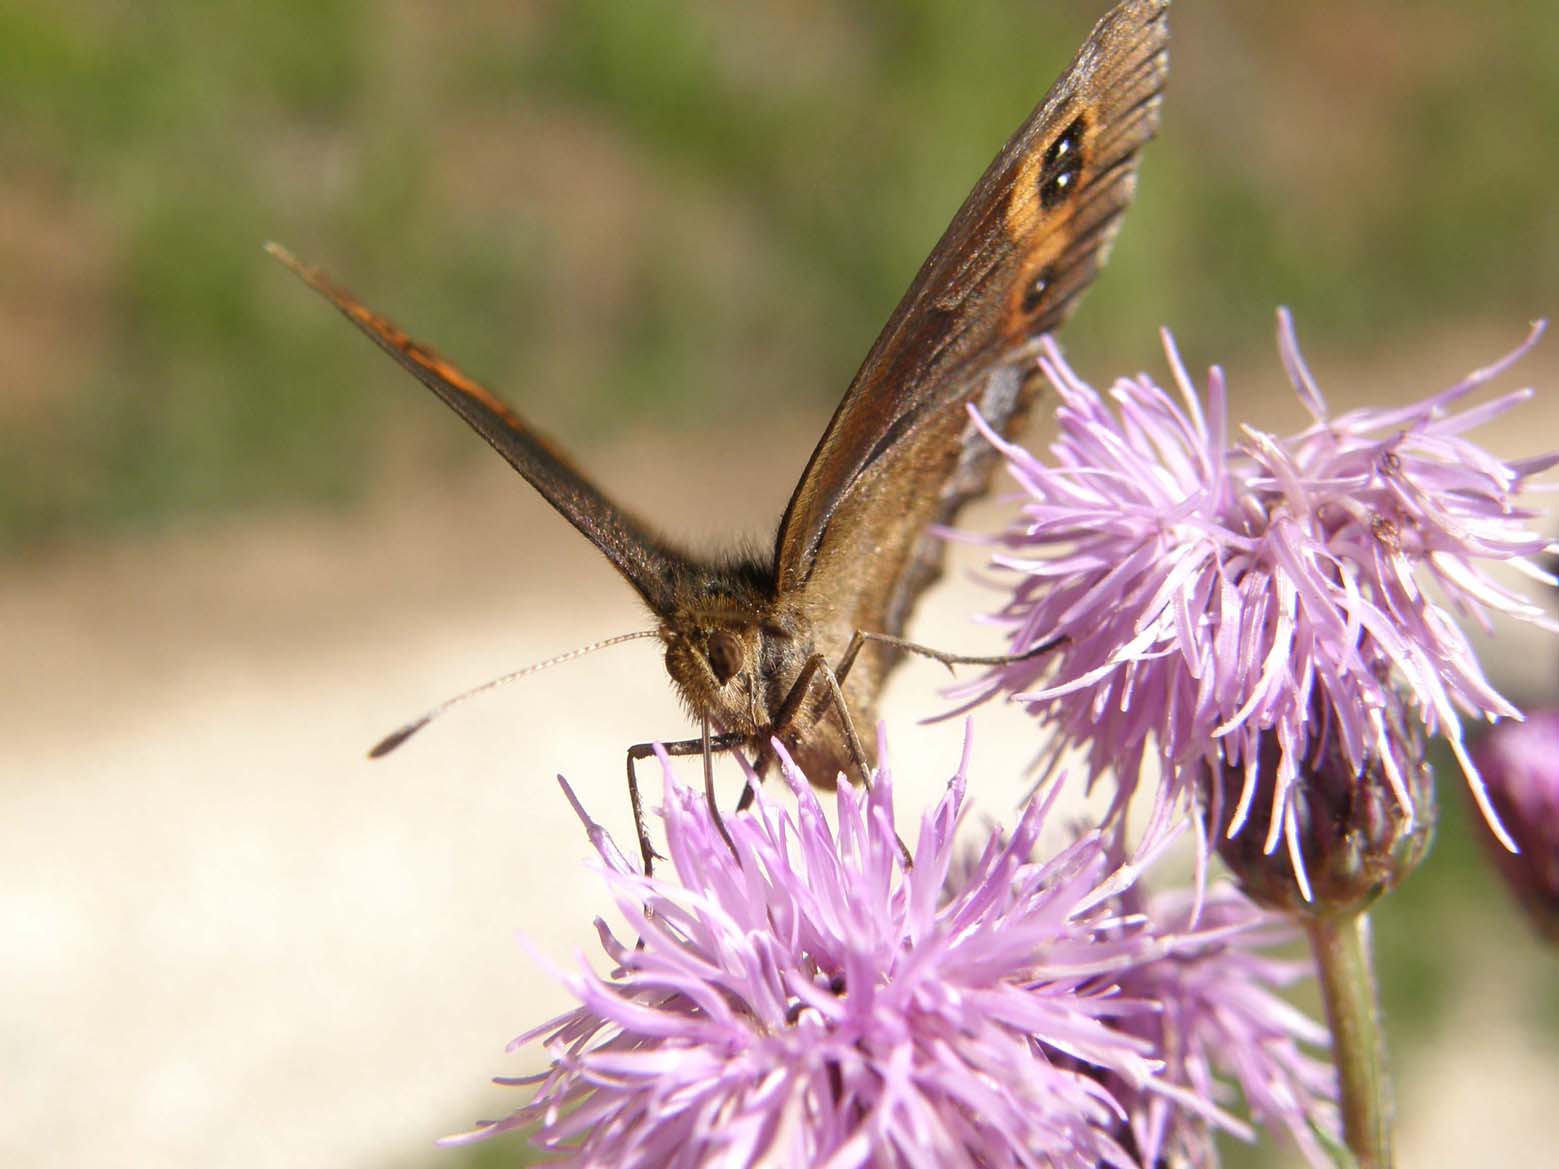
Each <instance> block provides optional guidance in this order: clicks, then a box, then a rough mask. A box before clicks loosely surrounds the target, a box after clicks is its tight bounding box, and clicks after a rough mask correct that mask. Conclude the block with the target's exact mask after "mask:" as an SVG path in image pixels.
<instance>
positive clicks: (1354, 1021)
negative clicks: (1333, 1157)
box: [1306, 913, 1392, 1169]
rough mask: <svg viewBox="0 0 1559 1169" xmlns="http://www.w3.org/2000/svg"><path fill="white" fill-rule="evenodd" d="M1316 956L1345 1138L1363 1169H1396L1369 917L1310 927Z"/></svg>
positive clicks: (1330, 920)
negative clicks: (1329, 1029) (1393, 1160)
mask: <svg viewBox="0 0 1559 1169" xmlns="http://www.w3.org/2000/svg"><path fill="white" fill-rule="evenodd" d="M1306 931H1307V932H1308V933H1309V935H1310V950H1311V952H1312V953H1313V954H1314V955H1315V964H1316V970H1317V973H1318V974H1319V976H1320V980H1321V993H1322V995H1323V996H1324V997H1325V999H1326V1019H1327V1022H1328V1023H1329V1024H1330V1025H1331V1029H1332V1059H1333V1061H1334V1062H1335V1063H1336V1065H1337V1091H1338V1097H1339V1099H1340V1100H1341V1103H1342V1126H1343V1140H1344V1141H1346V1142H1347V1145H1348V1148H1349V1149H1350V1150H1351V1151H1352V1152H1353V1155H1354V1157H1355V1159H1356V1160H1357V1162H1358V1166H1359V1169H1391V1164H1392V1161H1391V1085H1390V1083H1389V1081H1388V1080H1387V1077H1386V1044H1385V1035H1384V1033H1383V1031H1382V1029H1381V1020H1380V1000H1379V996H1378V995H1377V993H1376V989H1375V968H1374V962H1373V960H1372V958H1371V955H1370V928H1369V918H1368V917H1367V916H1366V915H1365V914H1363V913H1360V914H1358V915H1356V916H1346V917H1334V918H1322V919H1317V920H1314V921H1311V922H1309V923H1308V924H1307V926H1306Z"/></svg>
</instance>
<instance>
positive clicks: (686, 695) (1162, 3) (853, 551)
mask: <svg viewBox="0 0 1559 1169" xmlns="http://www.w3.org/2000/svg"><path fill="white" fill-rule="evenodd" d="M1168 7H1169V0H1126V2H1124V3H1121V4H1118V5H1116V7H1115V8H1114V9H1112V10H1111V11H1110V12H1109V13H1108V14H1107V15H1106V16H1105V17H1104V18H1103V19H1102V20H1101V21H1100V22H1099V23H1098V25H1097V26H1095V28H1094V30H1093V32H1092V33H1091V34H1090V35H1089V37H1088V39H1087V41H1085V42H1084V44H1083V46H1082V48H1081V49H1079V50H1078V53H1077V56H1076V58H1075V59H1074V60H1073V61H1072V64H1071V65H1070V66H1069V67H1068V68H1067V70H1066V72H1064V73H1063V74H1062V75H1061V77H1060V79H1059V80H1058V81H1057V82H1056V83H1055V85H1054V86H1053V87H1052V88H1051V90H1050V92H1049V93H1048V94H1047V95H1046V96H1045V99H1044V100H1043V101H1042V102H1040V104H1039V106H1038V107H1037V108H1036V109H1035V110H1034V112H1033V113H1032V114H1030V115H1029V118H1028V120H1027V121H1025V122H1024V123H1023V124H1022V125H1021V126H1019V127H1018V130H1017V132H1016V133H1014V134H1013V136H1012V138H1011V139H1010V140H1009V141H1008V142H1007V144H1006V146H1004V147H1003V148H1002V151H1001V153H1000V154H998V155H997V156H996V159H995V161H993V162H992V163H991V165H990V167H989V168H988V169H987V170H986V172H985V174H984V175H983V176H981V178H980V181H979V182H978V183H977V184H975V188H974V190H973V192H971V194H970V195H969V197H968V199H966V200H965V202H964V205H963V206H962V207H961V208H960V209H959V211H958V214H957V215H955V216H954V217H953V222H952V224H951V225H950V226H949V227H948V229H947V231H946V232H945V233H944V234H943V236H942V239H941V241H940V242H939V243H938V244H937V246H936V249H935V250H934V251H933V252H932V253H931V255H930V257H929V258H928V259H927V260H926V262H925V263H924V264H923V265H922V266H921V269H920V272H919V274H918V275H917V276H916V277H915V280H914V282H913V283H912V284H911V285H910V287H909V291H908V292H906V293H905V294H904V298H903V299H902V300H901V301H900V302H899V305H898V307H897V308H896V309H895V310H894V311H893V315H892V316H891V317H890V318H889V319H888V323H887V326H886V327H885V328H884V329H883V331H882V334H881V335H880V336H879V337H878V338H877V341H876V344H874V345H873V346H872V348H871V352H870V353H868V354H867V355H866V361H865V362H864V364H862V366H861V369H860V371H859V372H858V373H857V374H856V375H855V380H854V381H853V382H851V383H850V388H849V389H848V390H847V391H846V392H845V396H844V400H843V401H841V402H840V403H839V407H838V409H837V410H835V411H834V416H833V419H832V420H831V421H830V422H829V424H828V428H827V429H826V430H825V431H824V432H823V437H822V439H821V440H820V441H819V442H818V444H817V449H816V450H814V451H813V452H812V457H811V459H810V460H809V461H808V463H807V467H806V470H805V471H804V472H803V473H802V476H801V481H800V482H799V483H798V484H797V485H796V489H795V492H794V493H793V494H792V495H791V498H790V503H789V505H788V506H787V507H786V508H785V514H784V516H783V517H782V518H781V520H780V523H779V531H778V533H777V535H776V537H775V541H774V549H773V552H772V553H770V554H768V555H762V556H755V555H751V554H747V555H732V556H729V557H725V558H721V559H706V558H702V557H697V556H693V555H690V554H689V553H687V552H686V551H684V550H682V549H680V548H678V547H677V546H675V545H674V544H672V543H670V542H669V541H667V540H665V539H663V538H662V537H661V536H659V535H657V534H656V533H655V532H654V531H653V530H652V529H651V528H650V527H649V526H648V525H646V524H645V523H644V522H643V521H641V520H640V519H639V518H638V517H637V516H635V515H633V514H632V513H631V512H629V511H628V510H627V509H625V508H623V507H622V506H620V505H619V504H617V503H616V502H615V501H613V500H611V499H608V498H607V497H606V496H605V495H604V494H603V493H602V492H601V490H600V489H599V488H598V487H596V486H595V484H594V483H592V482H591V481H590V480H589V479H588V478H587V477H586V476H585V475H584V474H583V473H582V472H581V471H580V470H578V469H577V468H576V467H575V466H574V464H573V463H572V462H571V461H570V460H569V459H568V458H567V457H566V456H565V455H564V454H563V452H562V451H561V450H560V449H559V448H558V446H557V445H556V444H555V443H553V442H552V441H551V440H550V439H548V438H546V437H545V436H543V435H541V434H540V433H538V432H537V431H536V430H535V429H533V428H532V427H531V426H530V425H529V424H528V423H526V422H525V421H523V420H522V419H521V418H520V417H519V416H518V415H516V414H515V413H514V412H513V411H512V410H511V409H509V407H508V406H506V405H504V403H503V402H501V401H500V400H499V399H498V398H497V397H495V396H494V395H493V394H492V393H491V392H489V391H488V390H487V389H486V388H484V387H483V386H481V385H479V384H478V383H477V382H475V381H472V380H471V379H470V378H468V377H467V376H466V375H465V374H463V373H461V372H460V371H459V370H458V369H456V368H455V367H454V366H452V365H450V364H449V363H448V362H447V361H445V360H444V359H443V358H441V357H439V356H438V355H437V354H436V353H434V352H433V351H432V350H431V349H429V348H427V347H426V346H424V345H422V344H420V343H418V342H417V341H414V340H412V339H411V338H410V337H408V336H407V335H406V334H405V333H404V332H402V331H401V330H400V329H399V328H397V327H396V326H395V325H393V324H391V323H390V322H389V321H387V320H386V319H384V318H383V317H381V316H379V315H378V314H376V313H374V312H372V311H371V310H369V309H367V308H365V307H364V306H363V305H361V304H359V303H358V302H357V301H356V300H355V299H354V298H353V297H352V296H351V295H349V294H348V293H347V292H346V291H344V290H343V289H341V288H340V287H338V286H336V285H335V284H333V283H331V282H330V281H329V280H328V279H327V278H326V277H324V276H323V275H321V274H320V273H319V272H318V271H317V270H315V269H313V268H308V267H305V266H303V265H301V264H300V263H298V262H297V261H296V260H294V259H293V258H292V257H291V256H290V255H288V254H287V253H286V252H285V251H283V250H282V249H280V248H278V247H276V246H275V245H271V251H272V252H273V253H274V254H275V255H276V256H277V257H278V258H279V259H280V260H281V261H282V262H283V263H284V264H286V265H287V266H288V267H289V268H291V269H292V270H293V271H294V272H296V273H297V274H298V275H299V276H300V277H302V278H303V280H305V281H306V282H307V283H308V284H309V285H310V286H312V287H313V288H314V289H316V290H317V291H318V292H320V293H321V294H322V295H324V296H325V297H326V298H327V299H328V300H330V301H331V302H332V303H333V304H334V305H335V306H336V307H337V308H338V309H340V310H341V311H342V312H343V313H345V314H346V316H347V318H348V319H349V320H351V321H352V322H353V323H354V324H355V325H357V326H358V328H360V329H362V330H363V332H365V333H367V334H368V336H369V337H371V338H372V339H373V340H374V341H376V342H377V343H378V344H379V345H380V346H381V347H382V348H383V349H384V350H385V351H386V352H387V353H389V354H390V356H391V357H393V358H394V359H395V360H396V361H397V362H398V363H399V364H400V365H401V366H403V367H404V368H405V369H406V370H407V371H408V372H410V373H411V374H412V375H413V376H414V377H416V378H417V379H418V380H419V381H421V382H422V383H423V385H425V386H427V387H428V388H429V389H430V390H432V391H433V392H434V393H435V394H437V395H438V396H439V397H440V398H442V399H443V400H444V401H445V402H446V403H447V404H448V405H449V406H450V407H451V408H453V409H454V410H455V412H456V413H458V414H459V415H460V416H461V417H462V418H464V419H465V420H466V422H468V423H469V424H470V425H471V427H472V428H473V429H474V430H475V431H476V432H477V433H478V434H480V435H481V436H482V437H483V438H485V439H486V440H487V441H488V443H490V444H491V445H492V446H493V448H494V449H496V450H497V451H498V453H499V454H501V455H502V456H503V457H504V458H505V459H507V460H508V461H509V463H510V464H511V465H512V466H513V467H514V469H515V470H517V471H519V473H520V474H521V475H523V476H524V477H525V478H526V479H527V480H528V481H529V482H530V483H531V485H532V486H533V487H535V488H536V490H538V491H540V492H541V494H542V495H543V496H545V497H546V499H547V501H548V502H549V503H550V504H552V506H553V507H555V508H556V509H557V510H558V511H559V512H561V513H562V515H563V517H564V518H565V519H567V520H568V521H569V522H570V523H572V524H573V525H574V526H575V527H576V528H578V529H579V530H580V531H581V532H583V533H584V535H585V537H586V538H587V539H589V540H590V542H591V543H592V544H594V545H595V546H596V547H597V548H598V549H600V550H601V552H602V554H604V555H605V556H606V558H607V559H608V560H610V561H611V562H612V564H613V565H614V566H615V567H616V569H617V571H618V572H620V573H621V574H622V575H623V577H624V578H626V580H627V581H628V583H629V584H631V585H632V586H633V587H634V588H635V589H636V590H637V591H638V593H639V596H640V597H641V598H643V600H644V602H645V604H647V605H648V606H649V608H650V610H651V611H652V612H653V613H654V615H655V617H656V619H657V622H658V635H659V637H660V639H661V641H662V642H664V644H665V653H666V669H667V672H668V673H670V675H671V679H672V681H673V682H674V683H675V684H676V687H677V689H678V691H679V692H680V693H681V696H682V698H683V700H684V701H685V702H686V704H687V706H688V708H689V710H690V711H691V712H692V714H693V716H694V718H695V719H697V720H698V722H699V723H700V725H701V727H702V735H701V736H700V737H699V738H697V739H690V740H687V741H685V742H681V743H671V744H667V745H666V746H667V750H668V751H670V752H671V753H672V754H694V753H697V752H700V751H701V752H703V753H704V756H705V769H706V779H707V776H708V759H709V754H710V752H711V751H716V750H736V749H746V750H748V751H750V752H752V754H753V756H754V760H755V766H756V768H757V770H758V771H759V773H760V774H761V772H762V770H763V768H764V766H765V765H766V764H767V763H768V762H769V760H770V759H771V758H772V754H773V748H772V746H771V742H772V740H773V739H774V738H776V737H777V738H778V739H779V740H780V741H781V742H783V743H784V744H785V746H786V749H787V750H788V751H790V752H791V754H792V755H793V756H794V758H795V759H796V761H797V763H799V764H800V766H801V767H802V769H803V770H804V771H805V773H806V774H807V775H809V776H810V777H811V778H812V779H813V780H814V781H815V782H820V783H822V784H824V785H831V784H832V783H833V782H836V778H837V776H838V774H839V772H840V771H841V770H842V769H846V768H850V769H853V772H854V774H855V775H856V776H858V777H861V778H864V777H865V775H866V771H867V767H868V766H869V761H870V755H869V753H868V751H867V749H866V748H865V747H864V746H863V745H862V743H861V742H860V740H859V738H858V736H857V734H856V731H855V726H856V725H857V724H861V723H865V724H866V725H870V724H871V722H872V721H873V708H874V706H875V704H876V699H877V695H878V692H879V690H880V689H881V687H882V684H883V680H884V678H885V677H886V675H887V674H888V672H889V670H891V669H892V668H893V666H894V665H895V663H896V662H897V660H898V659H899V658H900V657H901V656H902V654H903V652H904V651H905V650H906V649H909V650H916V651H919V652H927V653H930V655H931V656H933V657H938V658H940V659H941V660H944V661H948V662H954V661H977V660H989V659H967V658H954V657H952V656H951V655H946V654H937V653H934V652H933V651H925V650H923V649H922V647H917V646H914V645H913V644H912V643H909V642H906V641H904V640H902V637H901V634H902V632H903V630H904V625H905V622H906V620H907V619H908V617H909V614H910V611H911V609H912V608H913V606H914V604H915V602H916V600H917V598H918V597H919V596H920V594H921V593H922V592H923V591H924V590H925V589H926V587H927V586H928V585H930V584H931V583H932V582H933V581H934V580H935V579H936V578H937V577H938V576H939V575H940V573H941V564H942V551H941V543H940V541H939V540H938V539H937V538H936V537H935V536H933V535H932V534H930V533H929V532H928V529H929V528H930V527H931V526H932V525H935V524H947V523H950V522H951V521H952V520H953V518H954V517H955V516H956V515H957V513H958V511H959V509H960V508H961V507H962V506H963V505H964V504H965V503H967V502H968V501H969V500H970V499H972V498H974V497H975V496H977V495H979V494H981V493H982V492H983V491H984V490H985V489H986V486H987V484H988V481H989V479H990V475H991V472H992V470H993V467H994V455H993V452H992V451H991V449H990V447H989V445H988V444H987V443H985V442H984V441H983V440H982V439H981V437H980V436H979V434H978V432H977V431H975V430H974V428H973V427H972V426H971V424H970V421H969V418H968V414H967V409H966V407H967V405H968V404H969V403H974V404H975V405H977V406H978V408H979V410H980V412H981V413H982V414H983V415H984V416H985V418H986V419H988V420H989V421H990V422H991V424H992V425H994V426H996V427H997V428H999V429H1000V430H1002V431H1003V432H1006V433H1011V432H1012V431H1014V430H1015V429H1016V428H1017V427H1018V425H1019V424H1020V423H1021V421H1022V420H1023V418H1024V416H1025V414H1026V412H1027V409H1028V406H1029V403H1030V400H1031V398H1032V397H1033V393H1034V390H1035V383H1036V378H1035V376H1034V352H1035V342H1036V340H1037V338H1038V337H1039V336H1040V335H1041V334H1044V333H1047V332H1050V331H1052V330H1054V329H1056V328H1057V327H1058V326H1060V325H1061V323H1062V322H1063V321H1064V320H1066V318H1067V316H1068V315H1069V314H1070V313H1071V311H1072V308H1073V306H1074V305H1075V303H1076V301H1077V298H1078V296H1079V295H1080V294H1081V293H1082V292H1083V290H1084V289H1085V288H1086V287H1087V286H1088V284H1089V283H1090V282H1091V281H1092V280H1093V278H1094V275H1095V274H1096V273H1097V272H1098V270H1099V267H1100V266H1101V264H1103V262H1104V259H1105V255H1106V253H1107V251H1108V248H1109V245H1110V242H1111V240H1112V239H1113V237H1114V235H1115V232H1116V229H1117V226H1118V222H1119V218H1120V215H1121V213H1122V212H1123V211H1124V210H1125V208H1126V206H1127V204H1128V203H1129V202H1130V200H1131V197H1132V194H1133V191H1134V189H1135V186H1136V159H1137V152H1138V150H1139V149H1140V148H1141V147H1142V145H1143V144H1144V143H1146V142H1147V141H1148V140H1149V139H1150V138H1152V137H1153V135H1154V133H1155V132H1156V130H1157V128H1158V122H1159V106H1160V101H1161V93H1162V90H1163V85H1164V79H1165V76H1166V73H1167V70H1168V56H1167V51H1166V45H1167V40H1168V31H1167V27H1166V12H1167V9H1168ZM435 713H436V711H435ZM430 717H431V715H427V716H424V717H423V718H421V719H419V720H417V721H416V722H414V723H411V724H409V725H408V726H406V727H403V728H402V729H401V730H399V731H397V732H396V733H395V734H393V735H391V736H390V737H389V738H387V739H386V740H385V741H384V742H382V743H381V744H379V746H378V747H376V748H375V749H374V752H373V754H375V755H380V754H383V753H385V752H387V751H389V750H392V749H394V748H395V747H397V746H399V745H400V743H402V742H404V741H405V740H406V739H407V738H408V737H409V736H410V735H411V734H413V733H414V732H415V731H416V730H418V729H419V728H420V727H421V726H423V725H424V724H425V723H426V722H427V721H428V719H429V718H430ZM711 728H714V730H715V731H716V732H717V733H715V734H713V735H712V734H711ZM651 749H652V748H651V746H650V745H648V744H641V745H637V746H635V747H632V748H630V749H629V753H628V777H629V786H630V791H631V792H632V794H633V803H634V815H635V819H636V820H637V822H638V825H639V835H640V846H641V848H642V850H643V852H644V859H645V864H646V865H648V864H649V862H650V857H651V855H652V852H651V848H650V845H649V842H648V840H647V837H646V834H645V830H644V823H643V816H642V814H641V810H640V806H639V800H638V794H637V788H636V785H635V784H634V775H633V763H634V760H635V759H642V758H644V757H645V756H646V755H647V754H648V753H649V752H650V751H651ZM748 795H750V793H748ZM745 798H746V796H744V802H745Z"/></svg>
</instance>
